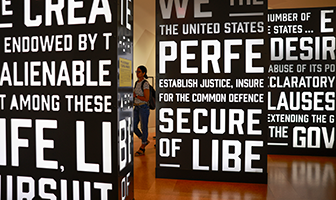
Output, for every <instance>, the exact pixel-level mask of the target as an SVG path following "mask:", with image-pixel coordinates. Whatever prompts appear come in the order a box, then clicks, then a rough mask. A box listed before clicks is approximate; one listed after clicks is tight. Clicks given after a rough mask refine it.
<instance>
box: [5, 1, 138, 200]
mask: <svg viewBox="0 0 336 200" xmlns="http://www.w3.org/2000/svg"><path fill="white" fill-rule="evenodd" d="M0 6H1V18H0V29H1V31H0V34H1V39H0V46H1V47H0V88H1V89H0V110H1V111H0V186H1V187H0V199H73V200H81V199H102V200H107V199H123V200H124V199H127V200H132V199H134V194H133V158H132V155H133V139H132V134H131V133H132V132H131V131H132V130H131V127H132V115H133V111H132V101H133V99H132V98H131V97H132V84H133V83H132V82H133V80H132V77H133V74H132V71H133V69H132V67H133V64H132V63H133V61H132V57H133V56H132V54H133V52H132V48H133V45H132V43H133V31H132V29H133V28H132V27H133V17H132V16H133V5H132V2H131V1H127V0H122V1H116V0H85V1H83V0H76V1H64V0H58V1H52V0H45V1H43V0H40V1H31V0H23V1H10V0H8V1H2V3H1V5H0Z"/></svg>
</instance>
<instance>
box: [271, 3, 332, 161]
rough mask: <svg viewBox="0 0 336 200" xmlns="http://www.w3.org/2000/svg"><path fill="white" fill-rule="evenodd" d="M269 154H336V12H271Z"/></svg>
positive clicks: (328, 10)
mask: <svg viewBox="0 0 336 200" xmlns="http://www.w3.org/2000/svg"><path fill="white" fill-rule="evenodd" d="M268 25H269V26H268V32H269V34H270V59H271V64H270V66H269V69H268V75H269V77H268V78H269V88H268V89H269V91H268V100H269V101H268V102H267V108H268V116H267V121H268V123H269V127H268V143H267V145H268V150H269V153H270V154H287V155H311V156H336V149H335V81H336V80H335V66H336V60H335V59H336V58H335V57H336V52H335V48H336V37H335V36H336V8H335V7H329V8H313V9H307V8H305V9H289V10H270V11H269V14H268Z"/></svg>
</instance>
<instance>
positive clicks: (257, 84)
mask: <svg viewBox="0 0 336 200" xmlns="http://www.w3.org/2000/svg"><path fill="white" fill-rule="evenodd" d="M156 14H157V15H156V55H157V57H156V60H157V61H156V75H157V80H156V88H157V93H156V94H157V108H156V116H157V124H156V134H157V137H156V138H157V159H156V177H158V178H174V179H193V180H214V181H230V182H250V183H266V182H267V144H266V140H267V121H266V116H267V107H266V102H267V96H266V95H267V90H266V88H267V82H266V81H267V78H266V77H267V67H268V65H269V54H268V49H269V40H268V35H267V19H266V17H267V1H264V0H255V1H239V0H232V1H230V0H223V1H215V0H189V1H187V0H182V1H173V0H157V1H156Z"/></svg>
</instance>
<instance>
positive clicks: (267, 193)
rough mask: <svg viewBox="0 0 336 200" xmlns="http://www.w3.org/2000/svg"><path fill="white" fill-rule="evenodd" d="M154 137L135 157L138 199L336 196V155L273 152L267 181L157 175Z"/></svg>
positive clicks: (316, 199)
mask: <svg viewBox="0 0 336 200" xmlns="http://www.w3.org/2000/svg"><path fill="white" fill-rule="evenodd" d="M152 138H153V134H150V136H149V140H150V141H151V143H150V144H149V145H148V147H147V148H146V155H145V156H141V157H135V158H134V174H135V178H134V179H135V184H134V185H135V186H134V193H135V200H147V199H151V200H166V199H167V200H208V199H211V200H259V199H269V200H280V199H281V200H283V199H285V200H327V199H328V200H335V199H336V158H330V157H309V156H277V155H270V156H268V184H267V185H262V184H244V183H223V182H208V181H186V180H170V179H156V178H155V148H154V144H155V140H153V139H152ZM134 143H135V144H134V147H135V150H137V149H138V148H139V146H140V140H139V139H137V138H135V141H134Z"/></svg>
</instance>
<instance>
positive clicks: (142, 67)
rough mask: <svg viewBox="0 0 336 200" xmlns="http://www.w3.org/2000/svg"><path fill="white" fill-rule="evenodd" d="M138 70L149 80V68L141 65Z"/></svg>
mask: <svg viewBox="0 0 336 200" xmlns="http://www.w3.org/2000/svg"><path fill="white" fill-rule="evenodd" d="M138 68H139V69H140V70H141V71H142V73H145V75H144V78H145V79H148V76H147V68H146V67H145V66H143V65H140V66H139V67H138Z"/></svg>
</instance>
